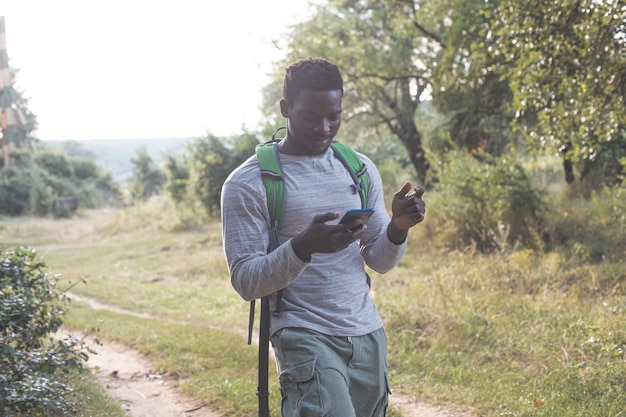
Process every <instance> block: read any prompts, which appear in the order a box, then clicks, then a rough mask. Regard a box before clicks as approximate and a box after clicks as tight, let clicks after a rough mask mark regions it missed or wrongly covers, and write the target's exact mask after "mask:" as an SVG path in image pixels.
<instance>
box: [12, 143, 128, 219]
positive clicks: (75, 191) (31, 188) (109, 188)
mask: <svg viewBox="0 0 626 417" xmlns="http://www.w3.org/2000/svg"><path fill="white" fill-rule="evenodd" d="M11 160H12V164H11V165H9V166H7V167H3V168H2V169H0V214H6V215H9V216H20V215H24V214H34V215H38V216H46V215H48V214H50V213H52V212H54V202H55V200H56V199H57V198H58V197H75V198H77V199H78V200H79V201H80V205H81V206H84V207H89V208H94V207H97V206H101V205H105V204H107V205H114V204H116V203H117V202H119V201H121V195H122V194H121V192H120V190H119V187H118V185H117V184H116V183H115V181H114V180H113V178H112V176H111V174H110V173H103V172H102V171H101V170H100V168H99V167H98V165H97V164H96V162H95V160H94V159H90V158H87V157H69V156H66V155H63V154H60V153H58V152H55V151H50V150H43V151H42V152H40V153H38V154H37V155H36V156H34V157H33V155H32V154H30V153H28V152H26V151H24V150H19V149H18V150H13V151H11ZM54 214H55V215H58V213H54Z"/></svg>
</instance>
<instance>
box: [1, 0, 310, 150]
mask: <svg viewBox="0 0 626 417" xmlns="http://www.w3.org/2000/svg"><path fill="white" fill-rule="evenodd" d="M307 4H308V2H307V0H243V1H233V0H231V1H228V0H176V1H165V0H152V1H148V0H125V1H124V0H107V1H102V0H98V1H96V0H90V1H87V0H83V1H80V0H56V1H54V0H34V1H29V0H2V1H1V2H0V16H4V17H5V25H6V43H7V53H8V56H9V64H10V65H11V66H12V67H14V68H18V69H20V73H19V75H18V80H17V87H18V88H19V89H22V90H25V95H26V96H27V97H29V98H30V106H29V107H30V109H31V111H33V112H34V113H35V114H36V115H37V118H38V121H39V129H38V131H37V132H36V136H37V137H38V138H40V139H42V140H47V139H57V140H58V139H150V138H179V137H199V136H204V135H206V134H207V133H208V132H211V133H214V134H216V135H218V136H226V135H230V134H237V133H240V132H241V130H242V127H243V126H245V127H247V128H249V129H254V128H256V127H257V123H258V119H259V116H260V114H259V111H258V107H259V104H260V101H261V92H260V89H261V87H262V86H263V85H264V84H266V83H267V80H266V73H267V72H268V71H269V69H270V66H271V62H272V61H273V60H276V59H277V58H278V57H280V54H281V53H280V52H279V51H278V50H277V49H276V48H275V47H273V46H272V43H271V40H272V39H275V38H277V37H279V36H280V35H281V34H282V33H283V31H284V30H286V28H287V26H289V25H291V24H294V23H297V22H298V21H302V20H304V19H305V18H306V17H307V13H308V12H309V8H308V6H307ZM277 110H278V105H277Z"/></svg>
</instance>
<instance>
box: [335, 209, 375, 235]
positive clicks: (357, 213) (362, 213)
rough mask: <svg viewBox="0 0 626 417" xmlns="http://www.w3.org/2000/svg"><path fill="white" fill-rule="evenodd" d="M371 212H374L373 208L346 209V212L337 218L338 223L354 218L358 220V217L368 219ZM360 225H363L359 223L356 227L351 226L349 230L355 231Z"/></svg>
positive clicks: (351, 220)
mask: <svg viewBox="0 0 626 417" xmlns="http://www.w3.org/2000/svg"><path fill="white" fill-rule="evenodd" d="M372 214H374V209H373V208H364V209H354V210H348V211H346V214H344V215H343V217H342V218H341V220H339V224H343V223H351V222H353V221H355V220H358V219H363V220H367V219H369V218H370V217H371V216H372ZM362 227H363V225H362V224H360V225H358V226H356V227H353V228H351V229H350V231H352V232H356V231H357V230H359V229H360V228H362Z"/></svg>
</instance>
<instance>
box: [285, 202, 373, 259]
mask: <svg viewBox="0 0 626 417" xmlns="http://www.w3.org/2000/svg"><path fill="white" fill-rule="evenodd" d="M338 217H339V213H332V212H331V213H325V214H318V215H317V216H315V217H314V218H313V221H312V222H311V224H309V226H308V227H307V228H306V229H305V230H304V231H303V232H302V233H300V234H299V235H297V236H295V237H294V238H293V239H292V240H291V246H292V247H293V251H294V252H295V253H296V255H298V258H300V259H302V260H303V261H305V262H309V261H310V260H311V255H312V254H314V253H335V252H339V251H340V250H343V249H345V248H347V247H348V246H349V245H350V244H351V243H352V242H354V241H355V240H357V239H358V238H359V237H360V236H361V235H362V234H363V232H364V231H365V228H366V227H367V226H365V225H363V227H361V228H359V229H358V230H356V231H350V228H353V227H355V226H358V225H359V224H363V223H362V222H363V220H361V219H359V220H355V221H354V222H351V223H345V224H337V225H328V224H326V222H328V221H331V220H335V219H336V218H338Z"/></svg>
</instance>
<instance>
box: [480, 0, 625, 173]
mask: <svg viewBox="0 0 626 417" xmlns="http://www.w3.org/2000/svg"><path fill="white" fill-rule="evenodd" d="M488 34H489V35H490V36H493V39H494V40H495V41H496V42H497V44H498V45H500V46H499V48H497V49H494V50H493V51H492V54H493V56H494V57H496V59H497V58H503V59H501V60H500V62H501V65H500V66H499V70H500V71H501V73H502V74H503V76H504V77H505V78H506V79H508V80H509V85H510V88H511V90H512V91H513V93H514V101H513V103H512V110H513V111H514V112H515V114H516V124H517V126H518V127H521V128H522V131H523V132H524V133H525V134H526V136H527V137H528V138H529V139H530V142H531V144H533V145H534V146H535V147H536V148H540V149H545V150H547V151H548V152H558V153H560V154H561V155H562V157H563V160H564V168H565V175H566V180H567V181H568V182H572V181H574V172H573V164H574V163H576V162H579V161H582V162H583V163H584V164H583V165H584V168H583V170H582V173H581V174H582V175H584V174H585V173H586V172H587V171H588V169H589V167H590V166H591V165H593V163H594V162H596V161H598V159H599V155H602V156H604V161H605V163H607V164H609V165H611V164H612V165H613V166H612V167H610V169H611V170H614V169H615V165H616V164H617V165H619V159H620V158H624V157H626V152H624V150H623V149H624V147H625V146H626V137H625V136H626V134H624V130H625V129H626V106H625V99H624V97H625V95H626V94H625V92H626V3H625V2H624V0H575V1H571V0H527V1H516V0H503V1H502V2H501V4H500V7H499V9H498V13H497V14H496V15H494V19H493V28H492V29H491V31H490V32H488ZM616 142H619V143H620V144H621V145H618V146H616ZM620 148H621V149H622V152H616V151H617V150H619V149H620ZM607 152H608V154H610V155H614V157H613V158H612V160H611V157H610V155H609V157H607Z"/></svg>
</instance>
